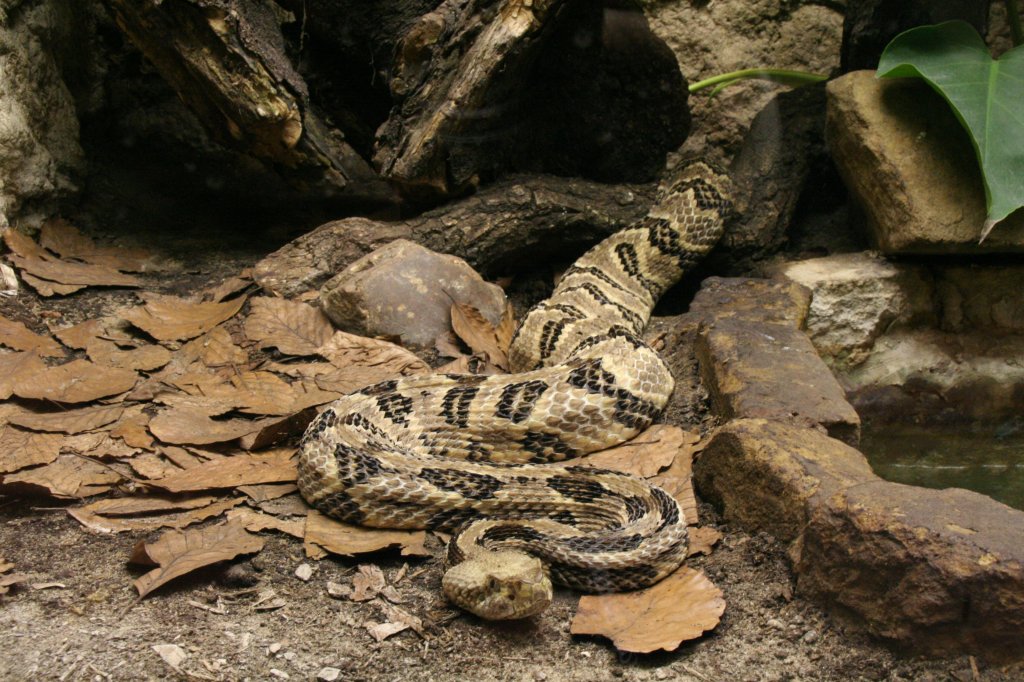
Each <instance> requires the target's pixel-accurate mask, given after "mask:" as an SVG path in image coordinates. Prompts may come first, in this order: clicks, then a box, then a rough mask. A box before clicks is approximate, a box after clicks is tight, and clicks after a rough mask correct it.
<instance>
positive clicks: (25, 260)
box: [4, 230, 142, 295]
mask: <svg viewBox="0 0 1024 682" xmlns="http://www.w3.org/2000/svg"><path fill="white" fill-rule="evenodd" d="M4 242H5V243H6V244H7V246H8V248H10V249H11V251H12V253H10V254H8V256H7V257H8V258H9V259H10V261H11V263H13V264H14V265H15V266H16V267H18V268H20V269H21V270H22V271H23V277H24V278H25V281H26V282H28V283H29V284H32V286H35V285H34V284H33V283H32V281H31V280H30V279H29V278H28V277H27V276H25V275H29V276H34V277H37V278H39V279H42V280H48V281H49V282H51V283H53V284H55V285H58V286H59V285H72V286H77V287H79V288H81V287H83V286H114V287H137V286H141V284H142V283H141V282H140V281H139V279H138V278H136V277H133V276H131V275H125V274H123V273H121V272H118V271H117V270H115V269H113V268H110V267H107V266H104V265H93V264H91V263H77V262H73V261H68V260H62V259H60V258H57V257H56V256H53V255H52V254H50V253H49V252H48V251H46V250H45V249H43V248H42V247H40V246H39V245H38V244H36V243H35V242H33V241H32V240H31V239H29V238H28V237H26V236H25V235H23V234H21V233H20V232H17V231H16V230H7V231H6V232H4ZM39 293H41V294H42V293H43V292H42V291H40V292H39ZM44 295H45V294H44Z"/></svg>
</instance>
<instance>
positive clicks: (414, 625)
mask: <svg viewBox="0 0 1024 682" xmlns="http://www.w3.org/2000/svg"><path fill="white" fill-rule="evenodd" d="M381 608H382V609H383V610H384V615H385V616H386V617H387V619H388V620H387V621H386V622H384V623H377V622H374V621H367V623H366V625H365V626H364V627H365V628H366V631H367V632H369V633H370V636H371V637H373V638H374V639H375V640H377V641H378V642H383V641H384V640H385V639H387V638H388V637H390V636H391V635H395V634H398V633H399V632H402V631H404V630H408V629H410V628H411V629H412V630H414V631H415V632H416V633H417V634H419V635H420V636H421V637H426V632H425V631H424V630H423V621H422V620H420V619H419V618H417V617H416V616H414V615H412V614H411V613H409V612H407V611H404V610H403V609H400V608H398V607H397V606H392V605H391V604H387V603H381Z"/></svg>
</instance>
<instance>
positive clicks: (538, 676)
mask: <svg viewBox="0 0 1024 682" xmlns="http://www.w3.org/2000/svg"><path fill="white" fill-rule="evenodd" d="M533 679H535V680H537V682H544V680H546V679H548V676H547V673H545V672H544V671H543V670H535V671H534V672H533Z"/></svg>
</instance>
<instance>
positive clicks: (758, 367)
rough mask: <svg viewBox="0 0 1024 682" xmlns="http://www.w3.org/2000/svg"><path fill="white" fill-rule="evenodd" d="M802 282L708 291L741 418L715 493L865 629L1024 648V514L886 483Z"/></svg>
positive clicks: (712, 361) (718, 365)
mask: <svg viewBox="0 0 1024 682" xmlns="http://www.w3.org/2000/svg"><path fill="white" fill-rule="evenodd" d="M801 289H802V288H801V287H800V286H799V285H796V284H794V283H791V282H779V281H771V280H757V279H721V278H710V279H709V280H707V281H706V282H705V284H704V287H703V289H702V290H701V292H700V294H699V295H698V297H697V298H696V299H695V301H694V305H693V306H692V308H691V312H690V313H689V314H690V315H692V316H695V317H696V318H698V320H699V325H700V332H699V334H698V344H699V345H698V357H699V361H700V363H701V374H702V375H703V377H704V379H705V381H706V382H707V385H708V390H709V392H710V393H711V394H712V396H713V398H714V399H713V404H714V406H715V409H716V412H718V414H719V416H720V417H722V418H723V419H724V420H727V421H726V422H725V423H724V425H723V426H722V427H720V428H719V429H718V430H717V431H716V432H715V433H714V435H713V436H712V439H711V441H710V443H709V444H708V446H707V448H706V449H705V450H704V452H703V454H702V455H701V456H700V458H699V459H698V460H697V462H696V463H695V465H694V476H695V480H696V483H697V486H698V490H699V491H700V493H701V495H702V496H703V497H704V498H705V499H707V500H709V501H711V502H712V503H714V504H716V505H718V506H719V507H720V508H721V509H722V512H723V514H724V516H725V518H726V519H728V520H729V521H731V522H734V523H737V524H739V525H740V526H743V527H744V528H747V529H749V530H764V531H767V532H770V533H772V534H774V535H775V536H776V537H778V538H780V539H782V540H785V541H788V542H790V543H791V545H790V557H791V559H792V567H793V571H794V574H795V579H796V587H797V590H798V592H800V593H802V594H804V595H806V596H808V597H810V598H813V599H817V600H819V601H821V602H823V603H824V604H826V605H827V606H828V607H829V608H830V609H831V611H832V612H833V613H834V614H835V615H836V616H837V617H839V618H841V619H843V620H845V621H846V622H848V623H850V624H852V625H856V626H858V627H862V628H864V629H866V630H868V631H869V632H871V633H872V634H874V635H877V636H879V637H883V638H886V639H889V640H891V641H893V642H894V643H896V644H898V645H900V646H902V647H905V648H907V649H909V650H911V651H914V652H920V653H928V654H933V655H943V656H948V655H950V654H952V653H955V652H964V653H970V654H977V655H983V656H985V657H986V658H987V659H989V660H995V661H1003V660H1009V659H1018V658H1020V657H1022V656H1024V636H1022V635H1024V512H1022V511H1018V510H1015V509H1012V508H1010V507H1007V506H1006V505H1003V504H1000V503H998V502H996V501H994V500H992V499H990V498H988V497H985V496H983V495H979V494H977V493H973V492H969V491H966V490H959V489H948V490H929V489H925V488H918V487H912V486H906V485H900V484H897V483H891V482H889V481H884V480H882V479H880V478H878V477H877V476H876V475H875V474H874V473H873V472H872V470H871V468H870V466H869V465H868V463H867V460H866V459H865V457H864V456H863V455H862V454H861V453H860V452H859V451H858V450H856V449H855V447H853V446H855V445H856V439H857V428H858V421H857V419H856V412H855V411H854V410H853V408H852V407H850V405H849V404H847V403H846V402H845V400H844V399H843V398H842V393H841V390H839V389H838V384H836V383H835V379H833V378H832V374H831V372H830V371H829V369H828V368H827V367H826V365H825V364H824V363H823V362H822V361H821V360H820V359H819V358H818V356H817V355H816V354H814V353H813V352H810V353H808V352H805V349H806V347H807V346H809V345H810V342H809V341H808V339H807V337H806V336H804V334H803V332H802V331H801V326H802V324H803V322H804V321H805V320H806V318H807V312H808V305H809V297H808V296H807V294H806V292H805V291H804V292H801ZM792 358H796V359H795V360H794V359H792ZM780 359H784V360H783V361H780ZM811 374H815V376H816V378H814V379H813V380H811V379H809V378H808V377H810V376H811ZM766 386H767V389H766Z"/></svg>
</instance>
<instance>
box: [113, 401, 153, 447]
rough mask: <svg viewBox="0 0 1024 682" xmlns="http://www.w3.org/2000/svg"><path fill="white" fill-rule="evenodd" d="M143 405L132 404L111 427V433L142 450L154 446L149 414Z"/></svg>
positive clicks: (130, 445) (126, 443)
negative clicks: (144, 410)
mask: <svg viewBox="0 0 1024 682" xmlns="http://www.w3.org/2000/svg"><path fill="white" fill-rule="evenodd" d="M142 410H143V408H142V406H141V405H132V406H131V407H129V408H128V409H127V410H125V412H124V413H123V414H122V415H121V417H120V418H119V419H118V420H117V423H116V424H115V425H114V426H113V427H112V428H111V429H110V435H111V436H113V437H115V438H120V439H121V440H123V441H124V442H125V445H128V446H129V447H133V448H141V449H142V450H151V449H152V448H153V436H152V435H151V434H150V432H149V428H148V426H149V415H148V414H146V413H145V412H143V411H142Z"/></svg>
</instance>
